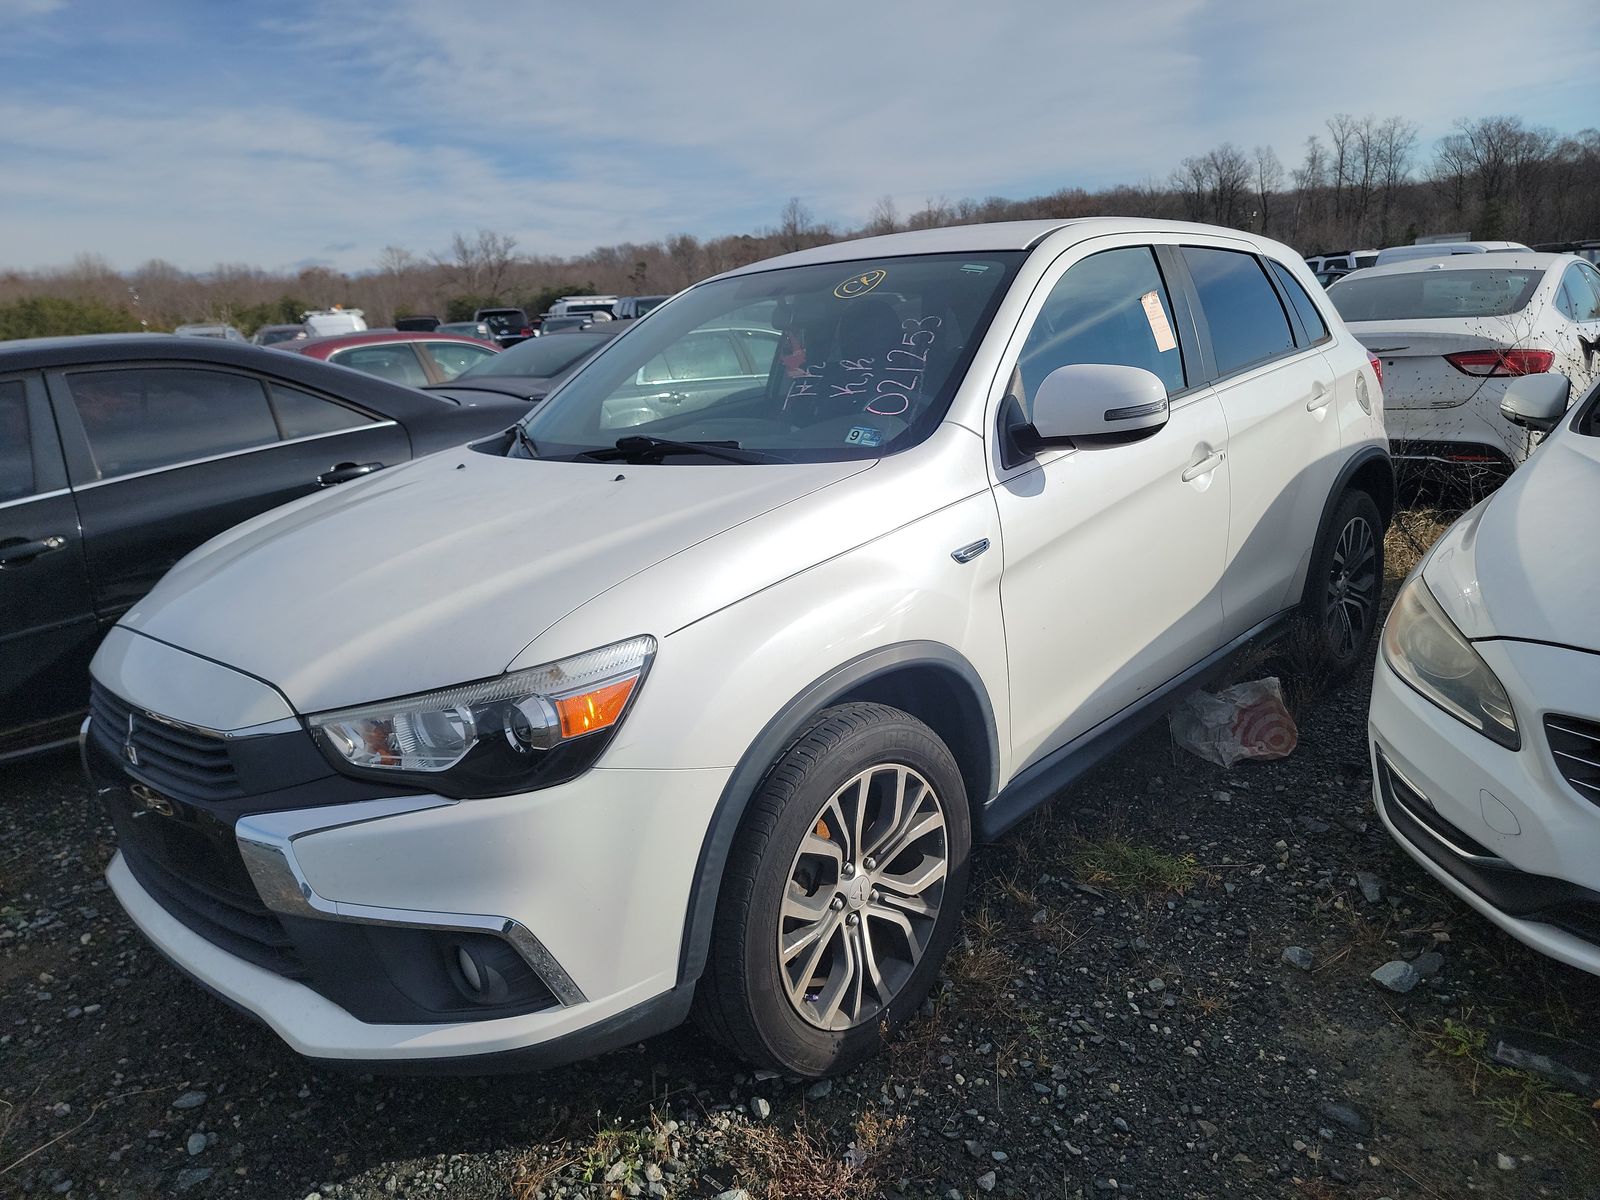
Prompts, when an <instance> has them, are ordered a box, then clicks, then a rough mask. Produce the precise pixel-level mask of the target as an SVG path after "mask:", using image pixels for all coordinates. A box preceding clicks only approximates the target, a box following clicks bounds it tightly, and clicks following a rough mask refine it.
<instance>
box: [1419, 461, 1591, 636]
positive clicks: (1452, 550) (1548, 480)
mask: <svg viewBox="0 0 1600 1200" xmlns="http://www.w3.org/2000/svg"><path fill="white" fill-rule="evenodd" d="M1597 512H1600V438H1596V437H1580V436H1578V435H1577V434H1575V433H1573V432H1572V431H1570V430H1567V431H1564V432H1563V433H1562V434H1560V435H1559V436H1557V437H1555V438H1554V439H1552V440H1551V441H1549V442H1546V443H1545V444H1544V445H1543V446H1540V447H1539V448H1538V449H1537V450H1536V451H1535V452H1534V455H1533V457H1532V459H1530V460H1529V462H1528V463H1527V465H1526V466H1524V467H1522V468H1521V469H1520V470H1518V471H1516V472H1515V473H1514V474H1513V475H1512V476H1511V478H1510V479H1509V480H1508V481H1507V482H1506V483H1505V484H1504V485H1503V486H1502V487H1501V488H1500V490H1499V491H1498V492H1496V493H1495V494H1494V495H1493V496H1492V497H1490V498H1489V500H1488V501H1486V502H1485V503H1484V504H1482V505H1480V506H1479V507H1478V508H1477V509H1475V510H1474V511H1473V512H1472V513H1471V514H1469V515H1468V517H1467V519H1465V520H1463V521H1460V522H1458V523H1457V524H1456V525H1455V526H1453V527H1452V528H1451V529H1450V531H1449V532H1448V533H1446V534H1445V535H1444V537H1442V538H1440V539H1439V544H1438V546H1437V547H1436V548H1435V549H1434V551H1433V554H1432V556H1431V557H1430V558H1429V559H1428V562H1427V564H1426V566H1424V567H1423V571H1422V574H1423V579H1424V580H1426V582H1427V584H1428V588H1429V590H1430V591H1432V592H1433V594H1434V596H1435V597H1437V599H1438V601H1439V603H1440V604H1441V605H1443V606H1444V609H1445V611H1446V612H1448V613H1449V614H1450V618H1451V620H1453V621H1455V623H1456V625H1457V626H1458V627H1459V628H1460V630H1461V632H1462V633H1464V634H1465V635H1466V636H1467V637H1469V638H1489V637H1503V638H1519V639H1523V640H1526V641H1541V642H1555V643H1559V644H1561V645H1564V646H1577V647H1580V648H1582V649H1585V650H1594V651H1597V652H1600V615H1597V614H1600V541H1597V540H1596V539H1595V538H1594V536H1593V534H1592V530H1591V529H1590V523H1591V520H1592V517H1593V515H1594V514H1595V513H1597Z"/></svg>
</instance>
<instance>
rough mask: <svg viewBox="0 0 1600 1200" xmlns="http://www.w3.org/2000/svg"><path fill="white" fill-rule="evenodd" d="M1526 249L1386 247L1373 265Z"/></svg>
mask: <svg viewBox="0 0 1600 1200" xmlns="http://www.w3.org/2000/svg"><path fill="white" fill-rule="evenodd" d="M1527 249H1528V247H1526V246H1524V245H1523V244H1522V243H1521V242H1428V243H1424V244H1422V245H1417V246H1388V247H1385V248H1384V249H1382V250H1380V251H1378V261H1377V262H1376V263H1374V264H1373V265H1374V266H1379V267H1387V266H1389V265H1390V264H1391V263H1397V262H1409V261H1410V260H1411V259H1415V258H1438V257H1439V256H1440V255H1442V254H1495V253H1498V252H1500V251H1503V250H1522V251H1526V250H1527Z"/></svg>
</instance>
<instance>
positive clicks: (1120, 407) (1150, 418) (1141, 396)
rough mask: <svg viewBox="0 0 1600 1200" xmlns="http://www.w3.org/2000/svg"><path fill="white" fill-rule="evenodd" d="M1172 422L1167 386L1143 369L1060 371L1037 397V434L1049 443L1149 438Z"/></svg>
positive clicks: (1101, 366) (1081, 366)
mask: <svg viewBox="0 0 1600 1200" xmlns="http://www.w3.org/2000/svg"><path fill="white" fill-rule="evenodd" d="M1166 423H1167V385H1166V384H1164V383H1162V382H1161V380H1160V379H1158V378H1157V377H1156V376H1155V374H1154V373H1153V372H1150V371H1146V370H1145V369H1144V368H1143V367H1124V366H1114V365H1112V364H1109V363H1072V364H1070V365H1068V366H1065V367H1057V368H1056V369H1055V370H1054V371H1051V372H1050V374H1048V375H1046V376H1045V377H1044V379H1043V380H1042V381H1040V383H1039V390H1038V391H1037V392H1036V393H1035V395H1034V397H1033V432H1034V434H1035V435H1036V436H1037V437H1038V439H1039V440H1040V441H1041V442H1045V443H1049V442H1064V441H1073V440H1076V439H1079V438H1093V437H1106V436H1112V437H1126V436H1127V435H1129V434H1148V433H1153V432H1155V431H1156V430H1157V429H1160V428H1161V427H1162V426H1163V425H1165V424H1166Z"/></svg>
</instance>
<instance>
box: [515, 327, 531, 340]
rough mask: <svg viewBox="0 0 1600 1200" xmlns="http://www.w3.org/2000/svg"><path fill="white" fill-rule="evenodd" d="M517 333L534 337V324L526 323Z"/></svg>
mask: <svg viewBox="0 0 1600 1200" xmlns="http://www.w3.org/2000/svg"><path fill="white" fill-rule="evenodd" d="M517 333H518V334H519V335H520V336H522V337H532V336H533V326H532V325H524V326H523V327H522V328H521V329H519V330H517Z"/></svg>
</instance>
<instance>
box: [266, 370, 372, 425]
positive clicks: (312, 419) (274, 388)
mask: <svg viewBox="0 0 1600 1200" xmlns="http://www.w3.org/2000/svg"><path fill="white" fill-rule="evenodd" d="M267 391H269V392H270V393H271V394H272V411H273V412H275V413H276V414H277V416H278V427H279V428H280V429H282V430H283V436H284V437H286V438H298V437H311V436H312V435H314V434H318V433H337V432H339V430H341V429H356V428H359V427H360V426H362V425H370V424H372V422H373V421H374V420H375V419H376V418H374V417H369V416H367V414H366V413H360V412H356V411H355V410H354V409H352V408H346V407H345V406H344V405H342V404H335V403H334V402H333V401H331V400H324V399H323V398H322V397H321V396H313V395H312V394H311V393H310V392H302V391H301V390H300V389H299V388H296V387H289V386H288V385H287V384H282V383H269V384H268V385H267Z"/></svg>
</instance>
